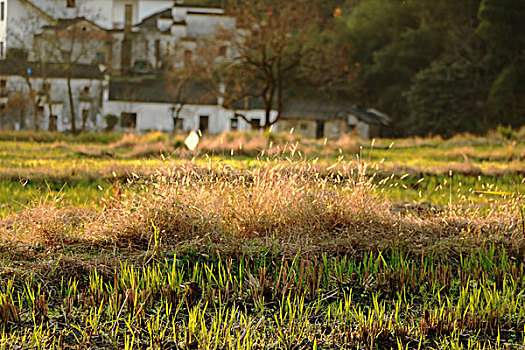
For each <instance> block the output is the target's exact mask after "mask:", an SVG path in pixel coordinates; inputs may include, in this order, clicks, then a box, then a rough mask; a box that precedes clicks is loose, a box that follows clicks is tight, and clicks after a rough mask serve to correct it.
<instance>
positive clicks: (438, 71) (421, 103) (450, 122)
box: [406, 59, 486, 137]
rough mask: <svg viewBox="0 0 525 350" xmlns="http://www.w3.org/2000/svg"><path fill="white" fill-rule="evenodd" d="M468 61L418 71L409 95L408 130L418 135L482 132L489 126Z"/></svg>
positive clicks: (436, 64)
mask: <svg viewBox="0 0 525 350" xmlns="http://www.w3.org/2000/svg"><path fill="white" fill-rule="evenodd" d="M474 70H475V67H473V66H472V65H471V64H470V63H469V62H468V61H466V60H461V61H452V60H450V59H449V60H441V61H436V62H434V63H433V64H432V65H431V66H430V67H429V68H427V69H425V70H422V71H421V72H419V73H418V74H417V75H416V76H415V78H414V83H413V84H412V86H411V88H410V90H409V92H408V93H407V101H408V105H409V108H410V117H409V118H408V120H407V121H406V125H407V127H408V128H409V129H410V131H411V132H412V133H415V134H440V135H443V136H446V137H450V136H452V135H454V134H455V133H456V132H465V131H469V132H480V131H484V130H483V129H482V128H484V127H486V123H484V118H483V110H482V109H480V108H479V104H478V103H477V102H478V99H479V91H478V90H477V89H476V86H475V84H474V83H473V81H472V79H471V77H472V76H474V75H475V74H476V72H475V71H474Z"/></svg>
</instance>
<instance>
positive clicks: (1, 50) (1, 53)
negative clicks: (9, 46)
mask: <svg viewBox="0 0 525 350" xmlns="http://www.w3.org/2000/svg"><path fill="white" fill-rule="evenodd" d="M3 58H4V42H3V41H0V60H1V59H3Z"/></svg>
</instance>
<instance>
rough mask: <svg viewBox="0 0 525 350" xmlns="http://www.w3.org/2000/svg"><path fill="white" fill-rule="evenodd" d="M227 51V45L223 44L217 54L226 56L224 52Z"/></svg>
mask: <svg viewBox="0 0 525 350" xmlns="http://www.w3.org/2000/svg"><path fill="white" fill-rule="evenodd" d="M227 51H228V46H226V45H223V46H221V47H220V48H219V56H226V52H227Z"/></svg>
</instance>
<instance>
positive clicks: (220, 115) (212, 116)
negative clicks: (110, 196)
mask: <svg viewBox="0 0 525 350" xmlns="http://www.w3.org/2000/svg"><path fill="white" fill-rule="evenodd" d="M172 109H173V104H171V103H148V102H129V101H107V102H106V103H105V104H104V112H103V114H104V115H107V114H115V115H117V116H120V114H121V113H123V112H125V113H136V114H137V130H139V131H145V130H161V131H173V128H174V125H173V113H172ZM239 112H240V113H243V114H244V115H246V116H247V117H248V118H249V119H252V118H257V119H260V120H261V126H262V125H263V119H264V111H263V110H251V111H239ZM273 115H274V118H275V113H273ZM200 116H208V117H209V124H208V127H209V129H208V132H209V133H210V134H220V133H222V132H225V131H230V130H231V119H232V118H233V116H234V113H233V112H232V111H230V110H227V109H224V108H222V107H220V106H215V105H184V106H183V108H182V110H181V112H180V114H179V117H180V118H182V119H183V129H184V131H186V132H189V131H190V130H198V128H199V117H200ZM238 120H239V123H238V125H239V127H238V130H251V125H250V124H249V123H247V122H246V121H244V120H242V119H241V118H239V119H238Z"/></svg>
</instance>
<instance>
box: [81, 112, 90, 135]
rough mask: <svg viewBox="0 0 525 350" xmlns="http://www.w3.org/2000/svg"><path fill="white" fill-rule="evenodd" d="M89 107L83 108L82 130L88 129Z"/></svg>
mask: <svg viewBox="0 0 525 350" xmlns="http://www.w3.org/2000/svg"><path fill="white" fill-rule="evenodd" d="M89 112H90V111H89V109H85V108H84V109H82V130H85V129H86V126H87V121H88V119H89V114H90V113H89Z"/></svg>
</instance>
